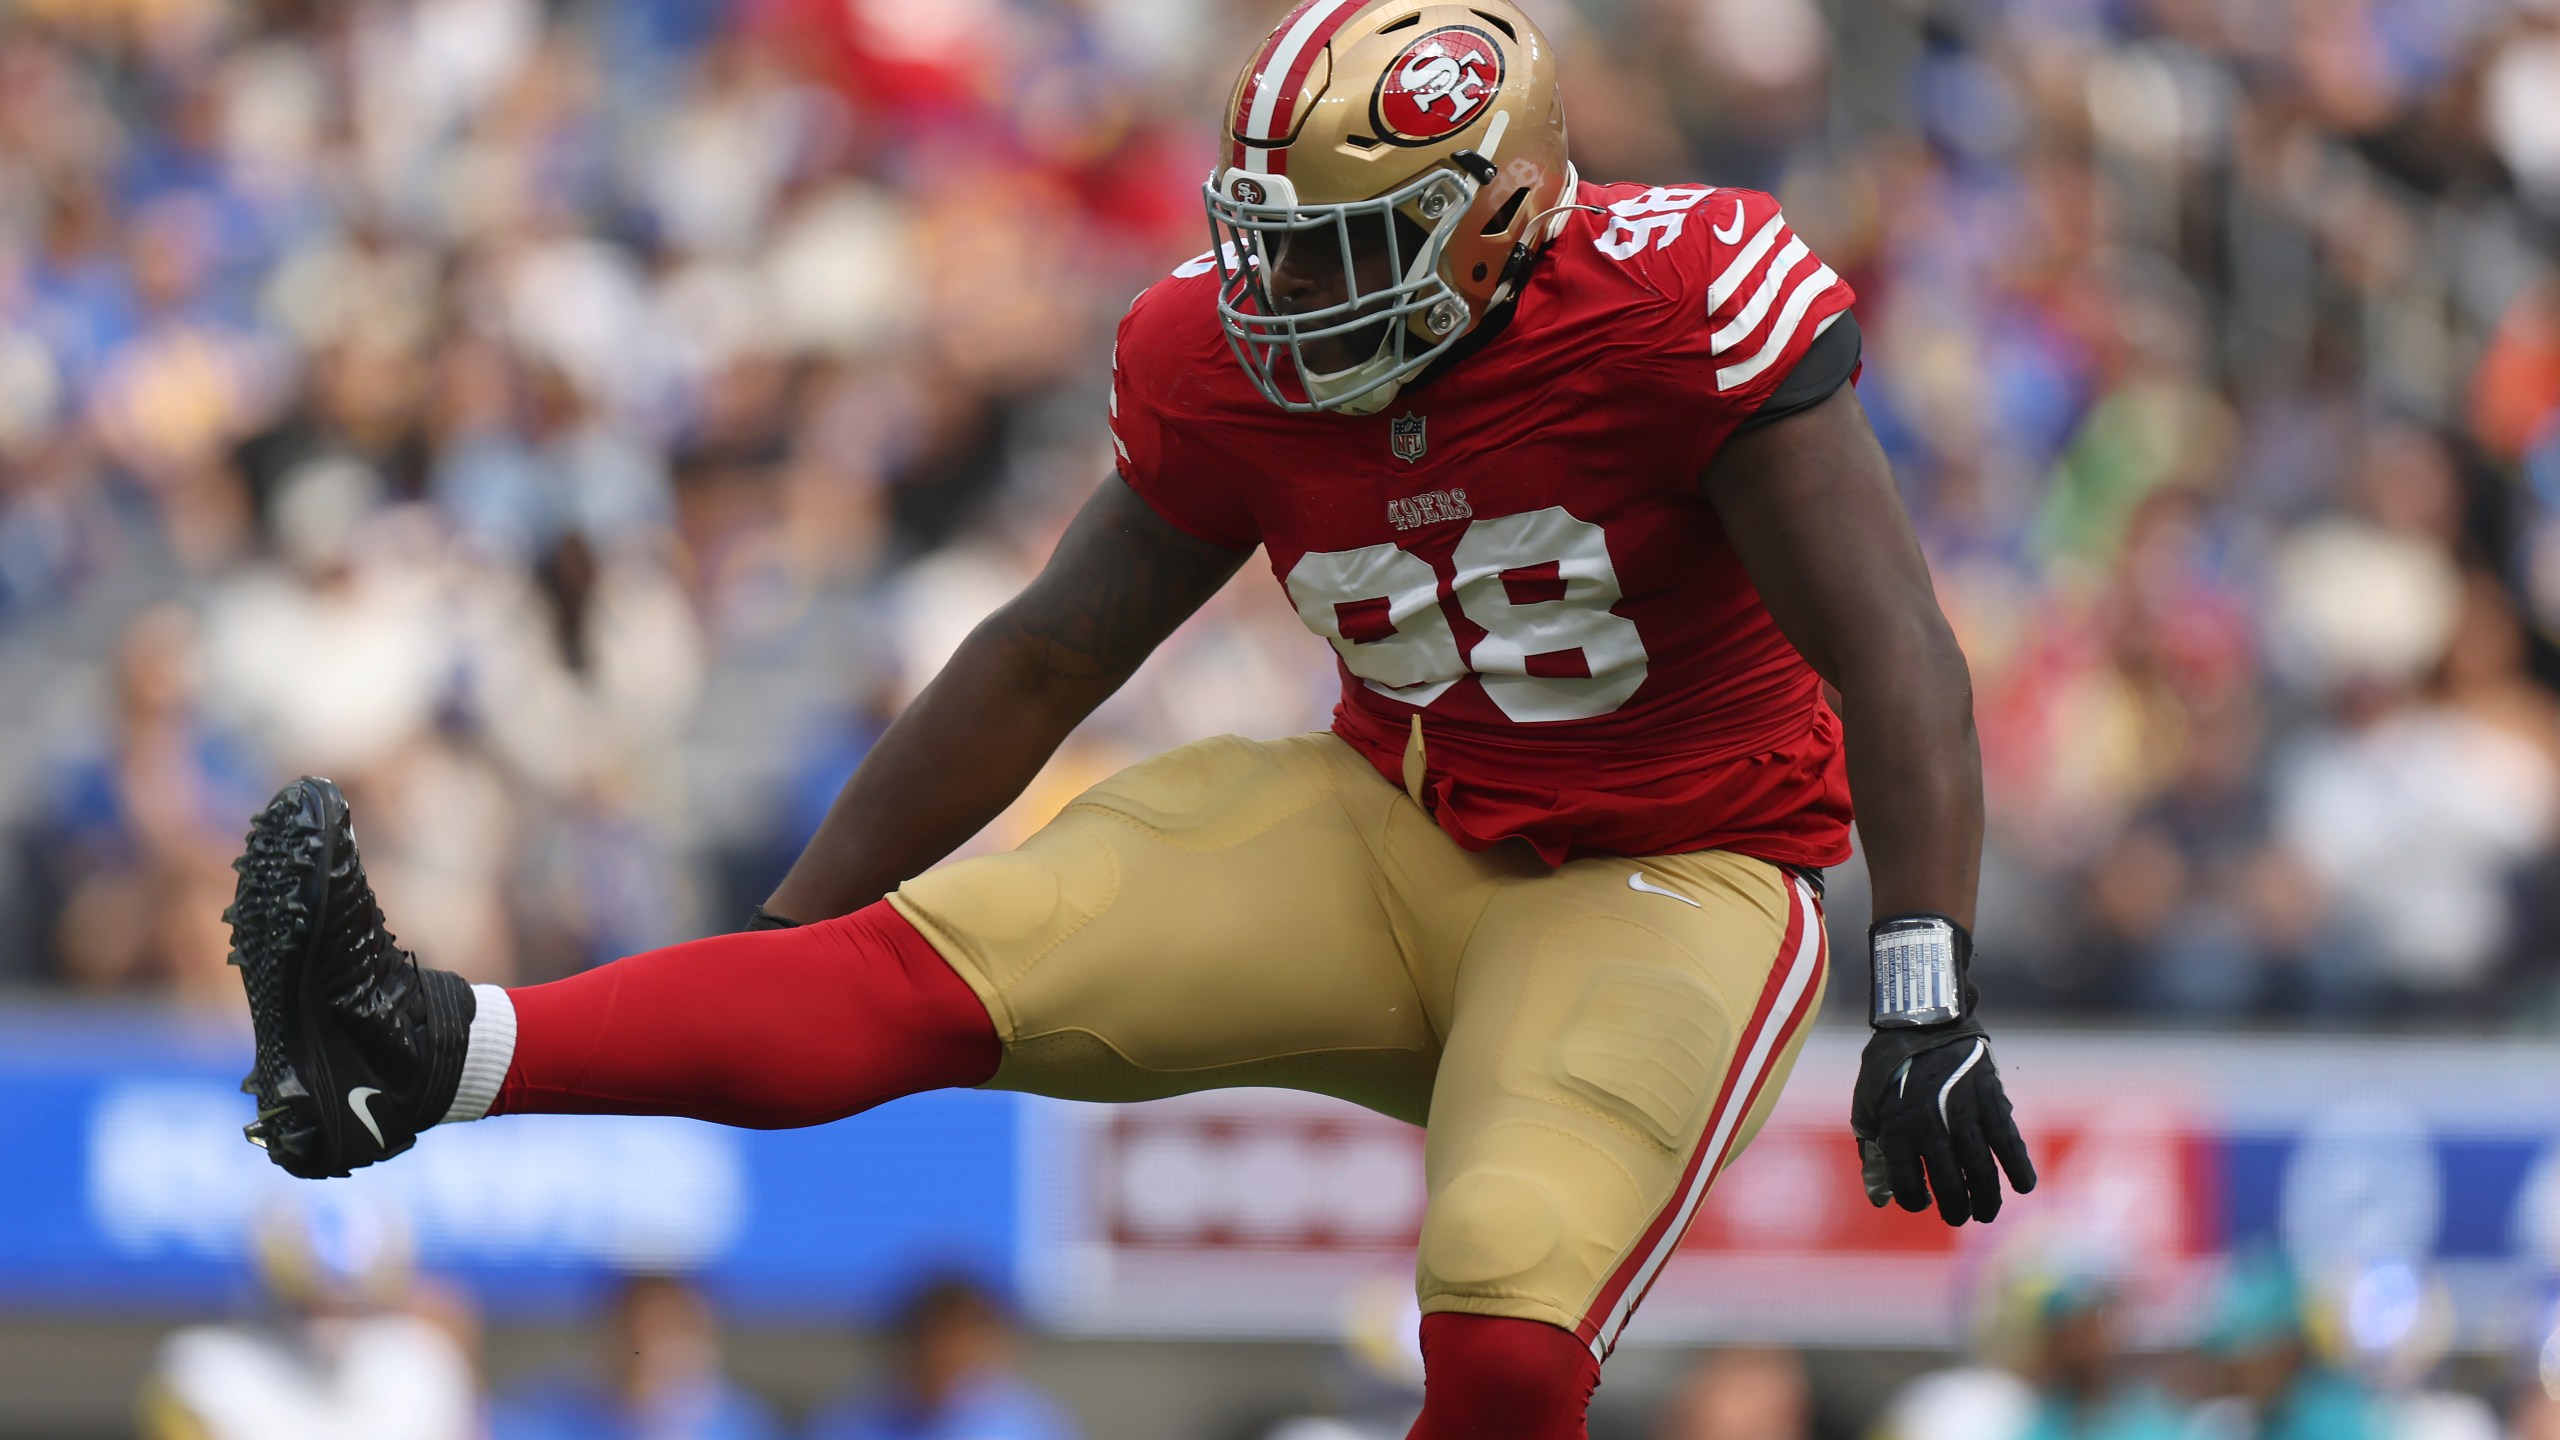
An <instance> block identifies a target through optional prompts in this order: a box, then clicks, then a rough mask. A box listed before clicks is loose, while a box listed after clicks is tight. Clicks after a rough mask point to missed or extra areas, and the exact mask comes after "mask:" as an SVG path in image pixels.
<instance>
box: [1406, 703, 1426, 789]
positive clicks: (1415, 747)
mask: <svg viewBox="0 0 2560 1440" xmlns="http://www.w3.org/2000/svg"><path fill="white" fill-rule="evenodd" d="M1422 777H1423V761H1422V717H1421V716H1419V715H1416V716H1414V717H1413V738H1412V739H1410V740H1407V741H1406V742H1404V793H1406V794H1407V795H1410V796H1412V797H1413V803H1414V804H1416V805H1419V806H1421V807H1422V808H1423V809H1425V810H1429V809H1430V808H1431V802H1430V801H1428V800H1425V799H1423V798H1422Z"/></svg>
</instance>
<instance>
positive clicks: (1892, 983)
mask: <svg viewBox="0 0 2560 1440" xmlns="http://www.w3.org/2000/svg"><path fill="white" fill-rule="evenodd" d="M1905 942H1914V943H1905ZM1933 943H1934V944H1938V945H1951V946H1952V951H1953V955H1952V960H1953V963H1952V966H1951V967H1943V966H1942V967H1941V968H1940V970H1939V972H1938V975H1937V978H1936V983H1935V985H1934V987H1933V985H1932V984H1931V982H1930V978H1929V977H1928V976H1927V975H1926V974H1923V975H1921V976H1920V977H1919V979H1918V982H1917V983H1916V985H1915V983H1914V980H1913V977H1912V975H1911V974H1910V973H1909V969H1908V967H1907V963H1906V962H1904V961H1902V960H1900V959H1898V958H1897V952H1902V953H1908V952H1909V951H1911V950H1913V949H1914V948H1917V949H1919V950H1921V951H1923V952H1925V951H1926V950H1927V948H1928V946H1929V945H1930V944H1933ZM1868 946H1869V949H1870V951H1871V953H1872V954H1873V957H1874V960H1875V964H1876V969H1877V972H1878V973H1877V995H1878V999H1877V1003H1876V1007H1875V1010H1874V1011H1873V1013H1872V1015H1871V1019H1872V1021H1873V1023H1874V1025H1875V1034H1874V1035H1873V1036H1872V1037H1871V1038H1869V1040H1868V1041H1867V1049H1866V1053H1865V1054H1864V1055H1862V1056H1861V1057H1859V1061H1858V1088H1857V1092H1856V1094H1855V1095H1854V1096H1853V1097H1852V1099H1851V1101H1850V1105H1849V1128H1850V1129H1851V1130H1853V1131H1855V1132H1856V1134H1857V1137H1858V1161H1859V1168H1860V1170H1861V1172H1862V1174H1863V1177H1864V1179H1865V1181H1866V1186H1867V1201H1868V1203H1870V1204H1872V1205H1876V1206H1879V1207H1881V1206H1882V1205H1883V1204H1884V1203H1885V1201H1887V1200H1893V1201H1896V1202H1898V1203H1899V1204H1900V1205H1901V1206H1902V1208H1903V1209H1905V1210H1913V1211H1918V1210H1925V1209H1927V1208H1929V1197H1930V1195H1931V1194H1932V1193H1933V1192H1934V1193H1935V1194H1936V1195H1937V1198H1938V1214H1939V1216H1940V1218H1942V1219H1944V1220H1945V1221H1946V1222H1947V1223H1948V1224H1950V1225H1961V1224H1963V1223H1964V1222H1965V1220H1966V1219H1967V1218H1968V1217H1970V1218H1972V1219H1975V1220H1989V1219H1991V1218H1992V1217H1993V1216H1995V1215H1998V1214H1999V1213H2000V1172H2001V1171H2003V1170H2005V1171H2007V1172H2008V1175H2009V1183H2010V1185H2011V1186H2012V1187H2013V1188H2015V1189H2016V1190H2017V1192H2018V1193H2019V1194H2021V1195H2024V1194H2026V1193H2027V1192H2028V1191H2030V1190H2033V1189H2035V1188H2036V1167H2035V1163H2034V1162H2033V1161H2031V1160H2029V1159H2028V1158H2027V1145H2026V1142H2025V1141H2024V1140H2022V1139H2020V1138H2019V1136H2018V1125H2017V1122H2016V1121H2015V1120H2014V1119H2012V1118H2011V1117H2010V1114H2009V1097H2008V1095H2007V1093H2006V1092H2004V1091H2003V1090H2002V1089H2001V1088H2000V1067H1999V1066H1997V1065H1995V1064H1993V1063H1992V1060H1991V1037H1990V1036H1989V1035H1987V1034H1985V1033H1984V1032H1983V1029H1982V1022H1980V1021H1979V1020H1976V1019H1975V1018H1974V1015H1973V1002H1974V990H1973V983H1972V981H1971V980H1970V979H1968V978H1966V972H1967V971H1969V970H1970V968H1971V965H1972V958H1973V937H1971V936H1970V935H1967V934H1966V933H1965V930H1964V927H1963V926H1961V925H1957V924H1956V923H1955V922H1953V921H1951V920H1948V919H1946V918H1945V917H1944V916H1939V915H1925V916H1924V915H1907V916H1896V917H1893V918H1892V919H1888V920H1882V921H1878V922H1877V923H1876V925H1875V927H1874V928H1873V929H1872V930H1870V931H1868ZM1897 966H1901V967H1903V968H1901V969H1899V970H1897ZM1924 968H1925V967H1924ZM1950 975H1951V976H1952V983H1951V984H1950V983H1947V981H1948V977H1949V976H1950ZM1897 982H1898V983H1897ZM1888 996H1896V997H1898V998H1899V1000H1900V1001H1901V1002H1902V1003H1901V1008H1899V1009H1897V1008H1896V1005H1895V1003H1894V1002H1893V1001H1892V1000H1889V999H1888ZM1950 1011H1951V1012H1953V1016H1954V1018H1952V1019H1944V1020H1938V1021H1936V1022H1935V1023H1929V1024H1917V1025H1915V1024H1911V1023H1909V1019H1908V1017H1909V1016H1910V1015H1912V1014H1915V1013H1916V1014H1921V1015H1930V1014H1944V1013H1947V1012H1950ZM1897 1021H1899V1022H1901V1023H1897Z"/></svg>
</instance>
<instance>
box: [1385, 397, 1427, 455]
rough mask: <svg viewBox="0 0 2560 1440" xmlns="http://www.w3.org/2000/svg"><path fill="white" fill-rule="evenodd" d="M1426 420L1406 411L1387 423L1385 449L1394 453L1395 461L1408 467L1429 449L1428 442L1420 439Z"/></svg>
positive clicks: (1424, 417) (1425, 417)
mask: <svg viewBox="0 0 2560 1440" xmlns="http://www.w3.org/2000/svg"><path fill="white" fill-rule="evenodd" d="M1428 419H1429V417H1427V416H1422V415H1416V414H1414V413H1413V412H1412V411H1410V410H1408V411H1406V412H1405V413H1403V414H1402V415H1399V416H1397V417H1396V418H1394V419H1393V420H1390V421H1388V422H1387V448H1388V449H1390V450H1393V451H1394V452H1395V456H1396V458H1397V459H1399V460H1402V461H1404V462H1405V463H1406V464H1408V465H1410V464H1412V463H1413V462H1414V461H1416V460H1419V459H1421V458H1422V452H1423V451H1425V450H1428V449H1430V448H1431V447H1430V444H1429V442H1427V441H1425V440H1424V439H1423V438H1422V427H1423V425H1424V424H1426V423H1428Z"/></svg>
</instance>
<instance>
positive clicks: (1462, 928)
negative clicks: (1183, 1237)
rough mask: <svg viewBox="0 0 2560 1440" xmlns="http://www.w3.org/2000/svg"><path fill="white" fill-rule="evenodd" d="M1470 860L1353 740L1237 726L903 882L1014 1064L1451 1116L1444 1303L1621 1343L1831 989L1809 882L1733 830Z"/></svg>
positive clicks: (1103, 1078)
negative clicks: (1263, 733)
mask: <svg viewBox="0 0 2560 1440" xmlns="http://www.w3.org/2000/svg"><path fill="white" fill-rule="evenodd" d="M1515 848H1516V847H1508V846H1505V847H1498V848H1497V849H1496V850H1494V851H1491V852H1486V853H1481V854H1480V853H1475V852H1470V851H1468V850H1465V849H1462V848H1460V847H1459V846H1458V844H1457V843H1456V842H1455V841H1452V840H1451V839H1449V837H1448V836H1447V835H1446V834H1444V833H1443V832H1442V831H1441V830H1440V828H1439V827H1438V826H1437V825H1435V824H1433V823H1432V821H1431V818H1430V816H1429V815H1427V814H1425V813H1424V812H1423V810H1422V808H1421V807H1420V806H1419V805H1417V804H1415V803H1414V801H1413V800H1412V799H1411V798H1410V797H1409V796H1408V795H1407V794H1406V793H1405V792H1404V791H1401V790H1398V789H1397V788H1396V787H1394V786H1393V785H1390V784H1388V783H1387V782H1386V781H1384V780H1383V779H1381V778H1380V777H1379V775H1378V773H1377V771H1376V770H1374V769H1373V768H1371V767H1370V765H1369V763H1368V762H1367V761H1366V760H1363V759H1362V758H1361V757H1360V756H1359V755H1358V754H1357V753H1356V752H1354V751H1353V750H1352V749H1351V748H1350V747H1349V746H1348V745H1346V744H1344V743H1343V742H1342V741H1340V740H1338V739H1336V738H1335V737H1333V736H1331V735H1305V736H1298V737H1294V738H1292V739H1287V740H1278V741H1269V742H1262V741H1250V740H1242V739H1238V738H1236V737H1234V736H1221V737H1219V738H1217V739H1214V740H1204V741H1201V742H1200V743H1198V744H1195V745H1186V746H1184V747H1182V748H1181V749H1179V750H1175V751H1172V752H1170V753H1168V754H1165V755H1161V756H1158V757H1156V758H1155V759H1153V760H1149V761H1147V762H1145V763H1143V764H1140V765H1136V766H1133V767H1131V768H1130V769H1128V770H1124V771H1122V772H1121V773H1120V774H1118V775H1115V776H1113V777H1112V778H1110V779H1109V780H1106V781H1104V782H1103V783H1101V784H1099V785H1096V786H1095V787H1093V788H1092V789H1091V790H1089V791H1087V792H1085V793H1084V795H1083V796H1081V797H1079V798H1078V799H1077V800H1076V801H1075V802H1074V803H1073V804H1071V805H1069V806H1068V807H1067V808H1066V810H1065V811H1064V813H1062V814H1060V815H1059V816H1058V818H1057V819H1056V820H1054V821H1052V822H1050V824H1049V825H1048V826H1047V827H1046V828H1044V829H1042V830H1041V831H1040V832H1039V833H1038V834H1036V835H1034V836H1032V837H1031V838H1030V839H1029V840H1028V841H1026V842H1024V844H1023V846H1022V848H1021V849H1019V850H1016V851H1014V852H1013V853H1011V854H1008V855H992V856H985V857H981V858H977V859H971V860H964V861H961V862H959V863H957V864H953V865H948V866H945V867H943V868H941V869H939V870H935V871H933V872H931V873H930V874H927V875H924V876H921V877H919V878H918V879H915V880H912V881H909V882H908V883H907V884H906V885H904V886H902V887H900V889H899V890H898V893H897V894H896V895H895V896H893V897H892V903H894V904H895V905H896V906H897V908H898V910H899V912H900V913H901V914H903V915H905V916H906V917H907V918H908V919H909V920H911V921H913V922H914V923H915V925H916V927H917V928H918V929H919V930H921V931H922V932H923V933H924V935H925V936H926V938H927V939H929V940H930V941H932V943H933V945H934V947H935V948H936V949H938V950H940V951H941V952H942V954H943V956H944V957H945V958H946V959H948V960H949V961H950V962H951V965H952V968H953V969H955V970H957V971H958V972H959V973H960V975H961V976H962V978H964V979H965V980H967V981H968V983H969V985H970V987H971V988H973V989H974V990H976V991H977V993H978V996H979V998H980V999H981V1000H983V1001H985V1002H986V1006H987V1012H988V1014H989V1015H990V1016H991V1017H992V1018H993V1019H994V1021H995V1027H996V1033H997V1034H998V1036H999V1037H1001V1038H1002V1040H1003V1042H1004V1060H1003V1063H1002V1065H1001V1066H1000V1067H999V1068H998V1069H997V1071H996V1074H995V1077H994V1078H993V1079H992V1080H990V1081H988V1082H987V1083H988V1084H989V1085H990V1086H993V1087H995V1088H999V1089H1007V1090H1025V1091H1030V1092H1032V1093H1034V1094H1040V1095H1052V1096H1058V1097H1061V1098H1064V1099H1070V1100H1142V1099H1151V1098H1155V1097H1158V1096H1166V1095H1179V1094H1184V1093H1187V1092H1190V1091H1195V1090H1205V1089H1211V1088H1216V1087H1220V1086H1236V1085H1273V1086H1282V1087H1286V1088H1289V1089H1294V1090H1308V1091H1314V1092H1316V1093H1318V1094H1323V1095H1333V1096H1338V1097H1340V1098H1342V1099H1345V1100H1349V1101H1353V1102H1355V1103H1357V1104H1361V1105H1365V1106H1368V1107H1369V1108H1371V1109H1373V1110H1378V1111H1381V1112H1383V1113H1385V1114H1388V1115H1392V1116H1395V1117H1398V1118H1400V1119H1404V1120H1410V1121H1413V1122H1415V1123H1418V1124H1426V1125H1427V1126H1428V1127H1429V1129H1428V1137H1427V1140H1426V1142H1425V1147H1424V1154H1425V1168H1426V1170H1427V1172H1428V1173H1427V1177H1426V1179H1427V1184H1428V1187H1429V1193H1430V1204H1429V1208H1428V1210H1426V1211H1425V1215H1424V1221H1423V1226H1422V1245H1421V1254H1420V1257H1419V1265H1418V1272H1419V1273H1418V1282H1417V1283H1418V1286H1419V1289H1420V1293H1421V1300H1422V1308H1423V1310H1424V1311H1426V1312H1429V1311H1440V1310H1452V1311H1460V1312H1464V1313H1467V1314H1474V1315H1504V1316H1512V1317H1516V1318H1521V1319H1531V1320H1542V1321H1546V1322H1548V1323H1550V1324H1554V1325H1560V1326H1563V1327H1565V1328H1566V1329H1569V1330H1572V1331H1574V1332H1576V1333H1577V1334H1579V1335H1580V1336H1581V1337H1582V1338H1583V1339H1584V1340H1585V1341H1586V1342H1588V1343H1589V1344H1590V1345H1591V1347H1592V1349H1593V1351H1594V1353H1595V1354H1602V1355H1605V1354H1606V1353H1607V1351H1608V1350H1609V1348H1610V1347H1611V1346H1612V1345H1614V1344H1615V1343H1616V1341H1617V1337H1618V1333H1619V1331H1620V1330H1621V1329H1622V1328H1623V1327H1624V1325H1625V1324H1626V1320H1627V1316H1628V1315H1629V1314H1630V1313H1632V1312H1633V1310H1634V1309H1635V1305H1636V1302H1637V1301H1638V1300H1640V1299H1642V1298H1643V1295H1644V1291H1645V1289H1646V1287H1647V1286H1649V1285H1650V1284H1651V1283H1652V1281H1653V1277H1654V1274H1655V1272H1656V1271H1658V1270H1659V1269H1660V1268H1661V1265H1662V1263H1663V1261H1664V1260H1665V1259H1666V1258H1667V1257H1668V1255H1669V1253H1670V1251H1671V1248H1672V1247H1673V1246H1674V1245H1676V1244H1677V1243H1678V1242H1679V1239H1680V1236H1681V1233H1682V1232H1683V1231H1684V1230H1685V1229H1686V1228H1687V1227H1688V1223H1689V1219H1690V1217H1691V1215H1692V1214H1693V1213H1694V1212H1695V1211H1696V1208H1697V1205H1698V1201H1699V1200H1700V1198H1702V1197H1703V1196H1704V1195H1705V1193H1706V1189H1707V1186H1708V1184H1709V1182H1711V1181H1712V1180H1713V1178H1714V1176H1715V1173H1716V1171H1717V1170H1718V1169H1719V1168H1720V1167H1721V1166H1722V1165H1724V1164H1725V1163H1727V1162H1728V1161H1730V1160H1731V1158H1732V1157H1733V1155H1734V1154H1735V1153H1736V1152H1738V1151H1739V1150H1740V1149H1741V1148H1742V1146H1743V1145H1744V1144H1745V1143H1746V1142H1748V1141H1749V1139H1750V1138H1751V1135H1752V1134H1753V1132H1755V1131H1756V1130H1757V1129H1758V1128H1759V1125H1760V1122H1761V1121H1762V1120H1763V1119H1764V1118H1766V1115H1767V1112H1768V1109H1769V1107H1770V1105H1771V1104H1772V1103H1773V1102H1774V1101H1775V1099H1776V1098H1777V1093H1778V1089H1779V1087H1780V1085H1782V1084H1783V1083H1784V1081H1785V1078H1786V1073H1787V1070H1788V1069H1789V1067H1790V1066H1792V1065H1793V1064H1794V1062H1795V1055H1796V1049H1797V1046H1798V1044H1799V1042H1800V1041H1801V1039H1802V1037H1803V1034H1804V1030H1805V1026H1806V1022H1807V1020H1808V1019H1809V1017H1810V1016H1811V1015H1812V1013H1813V1011H1814V1009H1815V1007H1816V1005H1817V1004H1818V1003H1819V1001H1820V997H1821V992H1822V985H1823V978H1824V945H1823V936H1822V924H1821V916H1820V913H1819V911H1818V910H1817V908H1816V902H1815V900H1814V897H1813V894H1812V892H1811V890H1810V888H1809V887H1808V886H1807V885H1806V884H1805V882H1804V881H1803V880H1802V879H1801V878H1798V877H1796V876H1793V875H1789V874H1787V873H1786V872H1784V871H1782V870H1780V869H1778V868H1777V867H1775V866H1772V865H1769V864H1767V863H1765V862H1762V861H1759V860H1752V859H1747V858H1745V857H1743V856H1739V855H1734V854H1731V853H1728V852H1723V851H1702V852H1698V853H1693V854H1685V855H1663V856H1655V857H1652V858H1649V859H1642V860H1627V859H1614V858H1591V859H1581V860H1575V861H1572V862H1570V863H1568V864H1566V865H1564V866H1562V867H1561V868H1558V869H1553V870H1550V869H1548V868H1546V867H1545V866H1544V865H1543V864H1541V863H1539V862H1538V860H1537V859H1536V858H1535V857H1534V856H1531V855H1529V854H1527V853H1526V852H1525V851H1520V852H1519V853H1513V851H1514V850H1515Z"/></svg>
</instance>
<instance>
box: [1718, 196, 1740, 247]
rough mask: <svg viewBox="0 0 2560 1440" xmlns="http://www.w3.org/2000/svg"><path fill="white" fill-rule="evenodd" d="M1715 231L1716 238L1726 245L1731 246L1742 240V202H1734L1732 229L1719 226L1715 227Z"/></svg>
mask: <svg viewBox="0 0 2560 1440" xmlns="http://www.w3.org/2000/svg"><path fill="white" fill-rule="evenodd" d="M1714 230H1715V236H1716V238H1717V239H1718V240H1721V241H1723V242H1724V243H1726V244H1727V245H1730V244H1732V243H1733V242H1734V241H1736V240H1739V239H1741V238H1742V202H1741V201H1739V200H1736V201H1734V202H1733V225H1732V227H1731V228H1727V227H1725V226H1722V225H1718V226H1715V227H1714Z"/></svg>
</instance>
